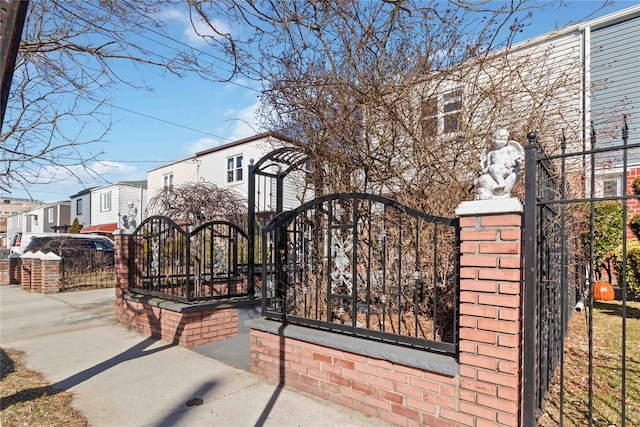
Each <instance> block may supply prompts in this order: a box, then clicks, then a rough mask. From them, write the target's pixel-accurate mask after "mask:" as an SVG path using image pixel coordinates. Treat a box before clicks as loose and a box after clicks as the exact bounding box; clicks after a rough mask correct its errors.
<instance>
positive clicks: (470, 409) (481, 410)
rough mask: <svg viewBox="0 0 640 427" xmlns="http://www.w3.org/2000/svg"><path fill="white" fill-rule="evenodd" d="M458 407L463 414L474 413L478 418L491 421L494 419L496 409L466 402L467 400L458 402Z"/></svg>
mask: <svg viewBox="0 0 640 427" xmlns="http://www.w3.org/2000/svg"><path fill="white" fill-rule="evenodd" d="M459 408H460V412H462V413H465V414H470V415H476V416H478V417H480V418H484V419H486V420H491V421H495V419H496V411H495V410H492V409H489V408H485V407H482V406H478V405H475V404H471V403H467V402H460V406H459Z"/></svg>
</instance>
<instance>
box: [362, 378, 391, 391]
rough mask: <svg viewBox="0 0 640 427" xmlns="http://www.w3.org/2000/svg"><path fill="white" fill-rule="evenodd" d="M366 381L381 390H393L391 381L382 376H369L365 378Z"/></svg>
mask: <svg viewBox="0 0 640 427" xmlns="http://www.w3.org/2000/svg"><path fill="white" fill-rule="evenodd" d="M367 382H368V383H369V384H371V385H372V386H374V387H377V388H379V389H382V390H389V391H391V390H393V381H390V380H386V379H384V378H378V377H369V378H367Z"/></svg>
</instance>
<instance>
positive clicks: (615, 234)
mask: <svg viewBox="0 0 640 427" xmlns="http://www.w3.org/2000/svg"><path fill="white" fill-rule="evenodd" d="M581 208H582V212H581V213H576V215H577V216H580V217H582V218H584V221H585V223H584V224H583V228H582V232H581V236H580V238H581V241H582V248H583V250H584V254H585V257H588V256H589V253H590V251H591V244H592V243H593V260H594V263H595V265H594V267H596V269H595V276H596V280H601V279H602V277H601V274H600V268H598V267H601V268H604V269H605V270H606V272H607V275H608V276H609V277H608V280H611V276H612V274H611V273H612V271H611V257H612V255H613V252H614V251H615V250H616V248H617V247H618V246H619V245H621V244H622V235H623V223H622V205H621V204H620V203H619V202H617V201H602V202H596V203H595V204H594V218H593V241H592V240H591V232H590V230H589V224H588V220H587V218H589V216H590V214H591V210H590V209H591V208H590V205H589V204H588V203H585V204H584V205H582V206H581Z"/></svg>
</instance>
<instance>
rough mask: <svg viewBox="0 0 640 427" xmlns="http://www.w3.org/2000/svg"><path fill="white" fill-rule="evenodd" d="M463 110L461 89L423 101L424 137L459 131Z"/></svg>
mask: <svg viewBox="0 0 640 427" xmlns="http://www.w3.org/2000/svg"><path fill="white" fill-rule="evenodd" d="M461 110H462V90H460V89H456V90H452V91H449V92H446V93H444V94H442V95H439V96H434V97H432V98H429V99H427V100H425V101H422V104H421V106H420V115H421V124H422V136H423V138H428V137H435V136H438V135H439V134H446V133H452V132H457V131H459V130H460V128H461V124H460V112H461Z"/></svg>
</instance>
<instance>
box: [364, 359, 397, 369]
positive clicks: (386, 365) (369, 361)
mask: <svg viewBox="0 0 640 427" xmlns="http://www.w3.org/2000/svg"><path fill="white" fill-rule="evenodd" d="M367 364H369V365H371V366H377V367H379V368H382V369H386V370H391V369H393V363H391V362H389V361H387V360H381V359H374V358H372V357H369V358H367Z"/></svg>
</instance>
